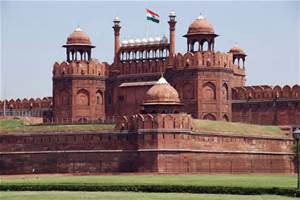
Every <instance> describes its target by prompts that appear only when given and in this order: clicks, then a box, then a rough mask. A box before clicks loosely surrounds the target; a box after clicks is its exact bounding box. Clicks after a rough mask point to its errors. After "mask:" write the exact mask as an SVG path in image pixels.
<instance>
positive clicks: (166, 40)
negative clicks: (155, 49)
mask: <svg viewBox="0 0 300 200" xmlns="http://www.w3.org/2000/svg"><path fill="white" fill-rule="evenodd" d="M160 42H161V43H164V44H166V43H168V38H167V37H166V36H165V35H164V36H163V37H162V38H161V40H160Z"/></svg>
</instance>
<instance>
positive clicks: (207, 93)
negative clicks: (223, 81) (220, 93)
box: [203, 82, 216, 100]
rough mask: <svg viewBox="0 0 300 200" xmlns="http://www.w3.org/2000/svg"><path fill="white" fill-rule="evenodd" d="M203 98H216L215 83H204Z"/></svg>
mask: <svg viewBox="0 0 300 200" xmlns="http://www.w3.org/2000/svg"><path fill="white" fill-rule="evenodd" d="M203 98H204V99H205V100H215V99H216V87H215V85H214V84H213V83H211V82H207V83H205V84H203Z"/></svg>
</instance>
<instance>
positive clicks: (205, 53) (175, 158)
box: [0, 12, 300, 174]
mask: <svg viewBox="0 0 300 200" xmlns="http://www.w3.org/2000/svg"><path fill="white" fill-rule="evenodd" d="M113 23H114V24H113V30H114V60H113V63H112V64H108V63H106V62H100V61H98V60H97V59H94V58H92V49H93V48H95V46H94V45H93V44H92V42H91V39H90V38H89V36H88V35H87V34H86V33H84V32H83V31H82V30H81V29H80V28H76V29H75V31H74V32H73V33H71V34H70V36H69V37H68V38H67V42H66V44H64V45H63V47H64V48H66V60H65V61H63V62H55V64H54V67H53V76H52V80H53V96H52V97H45V98H42V99H29V100H28V99H23V100H20V99H17V100H9V101H8V100H5V101H1V102H0V109H1V111H3V110H5V112H6V114H7V115H16V116H23V115H25V116H26V115H30V116H40V117H43V118H44V121H45V122H56V123H67V122H70V121H72V122H86V121H102V120H106V119H113V118H114V119H118V124H117V128H118V130H116V131H115V132H109V133H108V132H107V133H90V134H87V133H82V134H78V133H76V134H73V133H48V134H40V135H39V134H35V135H33V134H30V133H28V134H23V135H19V134H15V135H14V134H11V135H9V136H0V141H1V142H2V143H3V144H5V145H1V147H0V153H1V154H0V156H1V157H0V158H1V159H0V164H1V163H2V171H1V172H2V173H4V174H10V173H31V170H32V169H33V168H34V169H35V171H36V172H37V173H43V172H45V173H49V172H56V173H57V172H59V173H60V172H172V173H173V172H174V173H177V172H180V173H186V172H238V173H241V172H246V173H251V172H287V173H290V172H293V170H294V164H293V159H292V155H293V154H292V150H291V149H292V145H293V140H292V138H291V137H290V136H286V135H283V136H282V137H271V136H255V137H254V136H241V135H228V134H222V133H220V134H213V133H205V132H203V133H197V132H193V129H192V119H193V118H197V119H205V120H224V121H232V122H245V123H251V124H262V125H290V126H299V125H300V86H299V85H294V86H288V85H286V86H283V87H280V86H268V85H257V86H245V76H246V73H245V62H246V56H247V55H246V53H245V52H244V51H243V50H242V49H241V48H240V47H238V46H234V47H233V48H231V49H230V50H229V51H228V52H219V51H216V50H215V48H214V46H215V42H216V38H217V37H218V35H217V34H216V33H215V31H214V27H213V25H212V24H211V23H210V22H209V21H208V20H207V19H205V18H204V17H203V16H199V17H197V18H196V19H195V20H194V21H193V22H192V23H191V24H190V26H189V27H188V29H187V33H186V34H185V35H184V36H183V37H184V38H186V43H187V49H186V52H183V53H178V52H176V48H175V27H176V16H175V13H174V12H171V13H170V15H169V21H168V24H169V31H170V34H169V39H168V38H167V37H166V36H164V37H162V38H160V37H154V38H151V37H150V38H143V39H130V40H128V41H126V40H125V41H123V42H120V34H121V22H120V20H119V18H118V17H116V18H115V19H114V21H113ZM125 28H126V27H125ZM4 107H5V108H4ZM2 114H3V112H2ZM120 130H121V131H120ZM22 152H23V153H22ZM14 161H17V162H14ZM132 163H135V164H132Z"/></svg>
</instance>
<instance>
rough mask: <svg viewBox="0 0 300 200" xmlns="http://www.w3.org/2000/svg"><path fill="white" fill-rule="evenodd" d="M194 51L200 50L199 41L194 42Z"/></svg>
mask: <svg viewBox="0 0 300 200" xmlns="http://www.w3.org/2000/svg"><path fill="white" fill-rule="evenodd" d="M193 51H200V43H199V42H198V41H195V42H194V45H193Z"/></svg>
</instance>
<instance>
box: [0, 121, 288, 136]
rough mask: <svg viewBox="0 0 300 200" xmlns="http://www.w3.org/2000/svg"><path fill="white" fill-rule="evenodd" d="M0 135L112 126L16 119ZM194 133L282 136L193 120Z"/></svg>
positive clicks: (251, 127) (271, 128)
mask: <svg viewBox="0 0 300 200" xmlns="http://www.w3.org/2000/svg"><path fill="white" fill-rule="evenodd" d="M0 127H1V128H0V133H22V132H28V133H38V132H95V131H103V130H113V129H114V127H115V125H113V124H80V125H23V123H22V121H21V120H18V119H2V120H0ZM193 130H194V131H208V132H215V133H223V134H243V135H268V136H284V133H283V131H282V130H281V129H280V128H279V127H278V126H261V125H252V124H244V123H231V122H222V121H209V120H199V119H194V120H193Z"/></svg>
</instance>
